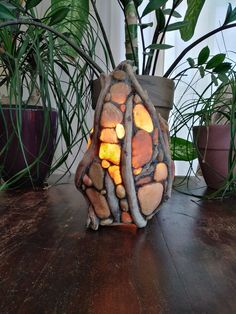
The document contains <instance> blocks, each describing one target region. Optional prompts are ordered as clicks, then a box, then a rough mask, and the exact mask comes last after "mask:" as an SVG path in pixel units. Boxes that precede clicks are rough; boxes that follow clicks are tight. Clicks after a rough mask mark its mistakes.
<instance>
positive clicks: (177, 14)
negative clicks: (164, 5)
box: [162, 9, 182, 19]
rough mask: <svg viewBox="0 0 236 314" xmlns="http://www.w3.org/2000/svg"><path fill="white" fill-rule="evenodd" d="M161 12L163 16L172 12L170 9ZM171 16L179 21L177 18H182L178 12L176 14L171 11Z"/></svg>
mask: <svg viewBox="0 0 236 314" xmlns="http://www.w3.org/2000/svg"><path fill="white" fill-rule="evenodd" d="M162 12H163V14H164V15H170V13H171V12H172V10H171V9H164V10H162ZM172 16H173V17H176V18H177V19H179V18H181V17H182V15H181V14H179V12H177V11H173V12H172Z"/></svg>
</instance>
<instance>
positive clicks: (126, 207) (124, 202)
mask: <svg viewBox="0 0 236 314" xmlns="http://www.w3.org/2000/svg"><path fill="white" fill-rule="evenodd" d="M120 208H121V209H122V210H123V211H125V212H127V211H128V210H129V204H128V202H127V200H126V199H122V200H120Z"/></svg>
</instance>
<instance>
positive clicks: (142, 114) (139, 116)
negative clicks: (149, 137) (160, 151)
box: [133, 104, 153, 133]
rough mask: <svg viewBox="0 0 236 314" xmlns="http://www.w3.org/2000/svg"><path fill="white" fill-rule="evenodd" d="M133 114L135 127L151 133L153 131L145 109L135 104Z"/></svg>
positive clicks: (149, 117)
mask: <svg viewBox="0 0 236 314" xmlns="http://www.w3.org/2000/svg"><path fill="white" fill-rule="evenodd" d="M133 113H134V123H135V125H136V127H137V128H140V129H142V130H145V131H147V132H149V133H151V132H152V131H153V123H152V119H151V116H150V114H149V113H148V111H147V109H146V108H145V107H144V106H143V105H141V104H137V105H136V106H135V107H134V110H133Z"/></svg>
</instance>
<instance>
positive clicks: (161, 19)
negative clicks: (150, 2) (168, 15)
mask: <svg viewBox="0 0 236 314" xmlns="http://www.w3.org/2000/svg"><path fill="white" fill-rule="evenodd" d="M156 19H157V27H158V30H159V31H162V30H163V29H164V27H165V23H166V19H165V15H164V14H163V12H162V10H161V9H157V10H156Z"/></svg>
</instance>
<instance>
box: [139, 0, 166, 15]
mask: <svg viewBox="0 0 236 314" xmlns="http://www.w3.org/2000/svg"><path fill="white" fill-rule="evenodd" d="M166 2H167V0H149V3H148V4H147V6H146V7H145V9H144V10H143V14H142V17H144V16H145V15H147V14H149V13H151V12H153V11H155V10H157V9H160V7H161V6H163V5H164V4H165V3H166Z"/></svg>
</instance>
